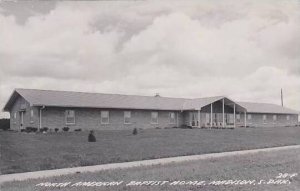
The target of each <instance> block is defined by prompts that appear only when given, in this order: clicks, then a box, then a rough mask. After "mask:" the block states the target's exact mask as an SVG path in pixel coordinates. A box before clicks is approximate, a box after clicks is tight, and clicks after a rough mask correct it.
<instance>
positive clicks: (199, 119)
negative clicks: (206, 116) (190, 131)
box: [198, 109, 201, 128]
mask: <svg viewBox="0 0 300 191" xmlns="http://www.w3.org/2000/svg"><path fill="white" fill-rule="evenodd" d="M198 127H199V128H201V116H200V109H199V110H198Z"/></svg>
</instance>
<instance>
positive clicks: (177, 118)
mask: <svg viewBox="0 0 300 191" xmlns="http://www.w3.org/2000/svg"><path fill="white" fill-rule="evenodd" d="M178 113H179V111H178V112H176V115H177V117H176V127H178Z"/></svg>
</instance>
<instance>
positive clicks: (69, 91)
mask: <svg viewBox="0 0 300 191" xmlns="http://www.w3.org/2000/svg"><path fill="white" fill-rule="evenodd" d="M15 90H16V91H17V90H33V91H52V92H68V93H82V94H102V95H120V96H138V97H155V96H150V95H137V94H121V93H100V92H83V91H73V90H51V89H35V88H16V89H15ZM218 97H226V96H211V97H210V96H207V97H198V98H182V97H170V96H167V97H165V96H160V97H156V98H170V99H182V100H195V99H206V98H218Z"/></svg>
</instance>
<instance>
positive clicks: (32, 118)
mask: <svg viewBox="0 0 300 191" xmlns="http://www.w3.org/2000/svg"><path fill="white" fill-rule="evenodd" d="M33 122H34V111H33V109H31V110H30V123H33Z"/></svg>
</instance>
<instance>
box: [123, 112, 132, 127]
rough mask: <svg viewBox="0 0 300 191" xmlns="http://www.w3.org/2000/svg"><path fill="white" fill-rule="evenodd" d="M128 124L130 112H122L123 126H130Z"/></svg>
mask: <svg viewBox="0 0 300 191" xmlns="http://www.w3.org/2000/svg"><path fill="white" fill-rule="evenodd" d="M130 123H131V112H130V111H124V124H130Z"/></svg>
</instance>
